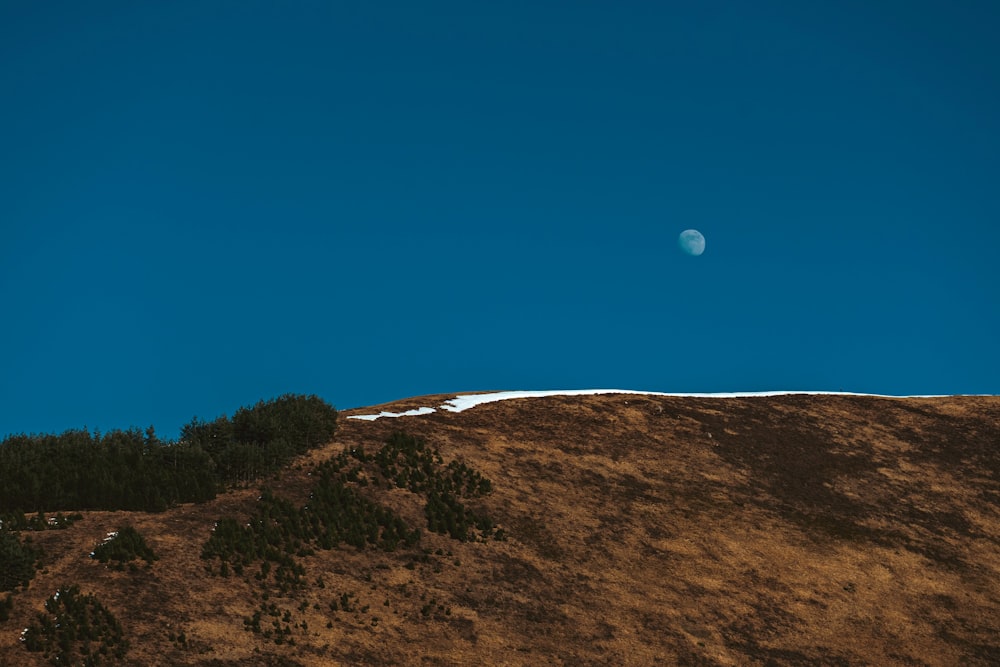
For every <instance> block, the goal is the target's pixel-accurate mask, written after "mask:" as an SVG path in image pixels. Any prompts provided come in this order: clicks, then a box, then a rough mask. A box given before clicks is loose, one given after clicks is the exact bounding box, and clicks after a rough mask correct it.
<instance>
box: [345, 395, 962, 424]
mask: <svg viewBox="0 0 1000 667" xmlns="http://www.w3.org/2000/svg"><path fill="white" fill-rule="evenodd" d="M596 394H638V395H642V396H668V397H673V398H751V397H755V396H868V397H872V398H943V397H944V396H946V394H924V395H917V396H893V395H890V394H861V393H856V392H852V391H734V392H718V393H694V394H674V393H666V392H661V391H637V390H634V389H554V390H543V391H497V392H493V393H488V394H465V395H461V396H456V397H455V398H451V399H448V400H447V401H445V402H444V403H443V404H442V405H441V406H439V407H438V408H437V409H435V408H417V409H415V410H407V411H406V412H380V413H378V414H377V415H350V416H349V417H348V419H363V420H365V421H375V420H376V419H381V418H382V417H412V416H416V415H429V414H431V413H432V412H436V411H437V410H438V409H440V410H447V411H448V412H462V411H464V410H468V409H469V408H474V407H476V406H477V405H482V404H483V403H495V402H496V401H506V400H510V399H514V398H544V397H546V396H593V395H596Z"/></svg>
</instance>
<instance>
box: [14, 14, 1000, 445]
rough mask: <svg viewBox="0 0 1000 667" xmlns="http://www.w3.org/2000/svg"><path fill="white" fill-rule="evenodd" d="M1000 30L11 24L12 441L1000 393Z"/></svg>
mask: <svg viewBox="0 0 1000 667" xmlns="http://www.w3.org/2000/svg"><path fill="white" fill-rule="evenodd" d="M998 33H1000V4H998V3H996V2H991V1H984V2H968V1H961V0H959V1H950V2H944V1H941V2H914V1H906V2H902V1H898V2H897V1H892V0H885V1H881V2H870V1H853V0H837V1H836V2H834V1H829V2H813V3H803V2H793V1H788V2H769V1H767V0H762V1H759V2H758V1H755V2H627V1H623V2H596V1H589V2H588V1H583V2H581V1H573V2H569V1H565V2H553V1H550V0H533V1H532V2H519V1H516V0H513V1H511V0H509V1H506V2H469V0H463V1H456V2H439V1H434V0H428V1H427V2H419V3H418V2H411V1H409V0H407V1H398V2H377V3H366V2H349V3H348V2H318V1H316V2H289V3H271V2H252V1H251V2H235V1H233V2H218V1H207V2H170V3H152V2H144V3H136V2H86V3H83V2H5V3H2V4H0V96H2V104H0V305H2V308H3V310H2V316H0V355H2V356H0V360H2V362H0V363H2V365H0V436H2V435H4V434H8V433H14V432H53V431H61V430H64V429H66V428H71V427H80V426H83V425H88V426H90V427H91V428H95V427H96V428H101V429H105V430H106V429H109V428H114V427H127V426H130V425H136V426H142V427H144V426H146V425H149V424H153V425H155V426H156V428H157V429H158V430H159V431H160V432H161V433H163V434H164V435H166V436H167V437H174V436H176V433H177V430H178V428H179V426H180V425H181V424H183V423H185V422H187V421H188V420H189V419H190V418H191V417H192V416H194V415H195V414H197V415H199V416H201V417H205V418H213V417H215V416H217V415H218V414H220V413H223V412H227V413H231V412H232V410H234V409H235V408H236V407H238V406H240V405H245V404H249V403H253V402H255V401H256V400H258V399H260V398H269V397H273V396H276V395H278V394H281V393H285V392H295V393H316V394H319V395H320V396H323V397H324V398H326V399H327V400H329V401H330V402H332V403H334V404H335V405H336V406H337V407H341V408H347V407H355V406H361V405H370V404H374V403H378V402H383V401H388V400H392V399H396V398H402V397H405V396H410V395H416V394H425V393H434V392H453V391H471V390H486V389H553V388H593V387H618V388H628V389H648V390H657V391H734V390H744V391H752V390H773V389H809V390H813V389H816V390H841V389H842V390H846V391H862V392H877V393H893V394H912V393H1000V349H998V341H1000V298H998V296H1000V269H998V251H1000V188H998V184H1000V41H998V40H997V39H996V35H997V34H998ZM687 228H697V229H699V230H701V231H702V232H703V233H704V234H705V236H706V238H707V241H708V243H707V250H706V252H705V254H704V255H702V256H701V257H689V256H687V255H684V254H683V253H682V252H681V251H680V250H679V249H678V246H677V241H676V239H677V235H678V234H679V233H680V232H681V231H682V230H684V229H687Z"/></svg>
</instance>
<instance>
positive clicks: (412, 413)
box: [348, 408, 437, 422]
mask: <svg viewBox="0 0 1000 667" xmlns="http://www.w3.org/2000/svg"><path fill="white" fill-rule="evenodd" d="M432 412H437V410H435V409H434V408H417V409H415V410H407V411H406V412H385V411H383V412H380V413H378V414H377V415H350V416H349V417H348V419H363V420H365V421H370V422H373V421H375V420H376V419H381V418H382V417H416V416H417V415H429V414H431V413H432Z"/></svg>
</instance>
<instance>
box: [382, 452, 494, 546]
mask: <svg viewBox="0 0 1000 667" xmlns="http://www.w3.org/2000/svg"><path fill="white" fill-rule="evenodd" d="M372 460H373V461H374V462H375V463H376V465H377V466H378V469H379V472H380V473H381V475H382V476H383V477H384V478H385V479H387V480H388V481H389V482H391V483H393V484H395V486H397V487H399V488H404V489H409V490H410V491H413V492H414V493H419V494H421V495H423V496H424V497H425V498H426V500H427V504H426V505H425V506H424V514H425V516H426V517H427V528H428V530H430V531H432V532H435V533H440V534H448V535H449V536H450V537H452V538H453V539H456V540H461V541H463V542H464V541H466V540H469V539H472V538H473V537H474V533H473V532H472V529H473V528H476V529H478V530H479V531H480V533H481V534H482V536H483V537H484V538H485V537H489V536H491V535H492V534H493V528H494V526H493V521H492V520H491V519H490V518H489V517H488V516H486V515H485V514H478V513H476V512H473V511H472V510H471V509H469V508H468V507H466V505H465V504H464V503H463V502H462V501H461V498H477V497H480V496H485V495H487V494H489V493H490V492H492V491H493V484H492V483H491V482H490V480H488V479H487V478H485V477H483V476H482V475H481V474H480V473H479V472H477V471H476V470H473V469H472V468H470V467H469V466H467V465H466V464H465V463H462V462H459V461H449V462H448V464H447V465H445V463H444V460H443V459H442V458H441V454H440V452H439V451H438V450H437V448H434V447H431V446H429V445H428V444H427V442H426V441H425V440H424V439H423V438H420V437H417V436H413V435H409V434H407V433H403V432H396V433H393V434H392V435H391V436H390V437H389V439H388V440H387V441H386V443H385V445H383V446H382V448H381V449H380V450H379V451H378V452H377V453H376V454H375V455H374V456H373V457H372Z"/></svg>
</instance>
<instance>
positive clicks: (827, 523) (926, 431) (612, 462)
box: [0, 394, 1000, 666]
mask: <svg viewBox="0 0 1000 667" xmlns="http://www.w3.org/2000/svg"><path fill="white" fill-rule="evenodd" d="M452 398H454V395H442V396H434V397H421V398H417V399H408V400H405V401H399V402H396V403H392V404H388V405H383V406H377V407H375V408H371V409H364V410H348V411H342V412H341V413H340V417H339V425H338V426H339V428H338V431H337V435H336V436H335V438H334V440H333V442H331V443H329V444H327V445H323V446H320V447H318V448H316V449H313V450H311V451H309V452H307V453H305V454H302V455H299V456H298V457H297V458H295V459H294V460H293V462H292V464H291V465H290V466H288V467H286V468H285V469H283V470H281V471H280V472H279V473H277V474H276V475H273V476H271V477H269V478H267V479H265V480H261V481H260V483H254V484H251V485H247V486H245V487H244V488H237V489H233V490H231V491H229V492H227V493H225V494H221V495H219V496H218V497H216V498H215V499H214V500H210V501H207V502H204V503H199V504H183V505H179V506H175V507H173V508H170V509H168V510H166V511H164V512H160V513H142V512H124V511H123V512H81V515H82V518H80V519H79V520H77V521H75V522H73V523H72V525H70V526H69V527H67V528H65V529H64V530H48V531H40V532H33V533H30V537H31V541H32V543H33V544H34V545H35V546H36V547H40V548H41V549H42V552H43V556H42V559H41V562H40V566H41V569H40V570H39V572H38V573H37V574H36V575H35V577H34V579H33V580H32V581H31V582H30V584H29V586H28V587H27V589H26V590H21V589H18V591H17V592H16V593H15V594H14V595H13V597H12V602H13V606H12V608H11V609H10V611H9V620H7V621H0V665H11V666H13V665H18V666H20V665H29V666H30V665H45V664H50V663H49V662H48V661H47V660H46V658H45V654H44V653H43V652H42V651H38V652H30V651H28V650H27V649H26V646H25V642H24V641H21V639H22V638H23V637H22V630H23V629H24V628H27V627H29V626H31V625H32V624H34V625H35V626H36V630H33V631H32V632H33V633H36V634H35V636H36V637H38V636H41V635H40V634H38V633H40V632H41V631H42V629H41V626H40V625H39V620H38V617H39V614H41V615H42V616H43V617H45V616H46V615H48V616H50V617H51V616H54V614H52V613H49V612H45V611H44V609H45V603H46V600H50V599H51V597H52V596H53V594H54V593H55V592H56V591H57V590H62V591H66V590H67V588H66V587H69V586H72V585H77V586H79V597H82V596H86V595H93V596H95V598H94V599H95V600H96V601H99V604H100V605H102V606H103V608H105V609H106V610H108V611H109V612H110V613H111V614H112V615H113V617H114V619H116V621H117V623H119V624H120V628H121V637H122V638H123V641H127V643H128V648H127V653H126V654H125V655H126V661H127V664H134V665H205V666H208V665H214V666H226V665H330V664H372V665H379V664H385V665H389V664H407V665H409V664H441V665H452V664H454V665H459V664H462V665H464V664H513V665H522V664H523V665H537V664H565V665H585V664H594V665H598V664H599V665H606V664H635V665H647V664H648V665H652V664H665V665H669V664H686V665H764V664H777V665H815V664H831V665H864V664H871V665H893V664H898V665H954V664H972V665H992V664H1000V639H998V637H1000V397H934V398H905V399H903V398H884V397H870V396H848V395H777V396H737V397H727V398H718V397H674V396H656V395H641V394H600V395H583V396H544V397H535V398H525V399H519V400H518V399H512V400H504V401H498V402H490V403H483V404H481V405H476V406H475V407H471V408H469V409H465V410H463V411H461V412H454V411H449V410H447V409H438V410H436V411H434V412H429V411H427V410H418V409H419V408H428V407H436V406H440V405H442V404H443V403H444V402H445V401H447V400H449V399H452ZM383 411H384V412H389V413H397V414H398V413H403V412H407V411H418V412H420V413H421V414H413V415H412V416H404V417H399V418H389V417H385V418H381V419H377V420H362V419H352V418H351V417H359V416H362V415H370V414H373V413H374V414H377V413H380V412H383ZM399 431H404V432H405V433H406V435H405V436H403V435H400V434H399ZM387 443H388V444H387ZM338 508H339V509H338ZM72 509H74V508H66V510H72ZM123 527H131V528H134V529H135V530H134V532H135V533H138V535H140V536H141V537H142V539H144V540H145V545H148V547H149V549H150V550H151V552H152V553H154V554H155V559H149V561H148V562H147V561H145V560H141V559H137V560H134V561H129V562H128V563H127V564H126V565H123V566H116V565H115V564H114V563H115V561H113V560H111V561H109V562H105V563H102V562H100V560H99V559H98V558H92V557H91V556H90V553H91V552H93V551H94V550H95V548H97V547H98V546H99V545H100V544H101V543H102V542H104V541H106V540H108V539H109V538H110V537H113V536H111V535H109V534H110V533H114V532H116V531H119V530H120V529H122V528H123ZM417 529H419V531H420V532H419V534H417V533H416V530H417ZM26 534H27V533H26ZM62 595H64V596H68V595H69V593H62ZM0 598H2V596H0ZM95 604H96V603H95ZM56 606H57V605H56V604H50V607H52V608H55V607H56ZM93 609H97V607H93ZM96 614H97V612H96V611H95V612H93V614H92V616H94V617H96ZM53 632H55V631H53ZM53 636H54V635H53ZM61 641H64V642H66V643H67V644H69V643H72V642H77V643H79V642H80V641H81V640H80V638H79V637H77V636H75V637H74V638H73V639H72V640H69V639H62V640H61ZM109 641H111V642H112V643H113V640H109ZM97 647H98V644H97V642H96V640H95V641H94V642H93V645H92V646H91V647H90V649H91V650H92V651H93V652H94V653H95V654H96V653H97ZM71 648H72V647H71ZM54 650H55V649H54V648H53V649H50V655H52V652H53V651H54ZM112 654H113V651H111V650H109V651H108V653H107V656H106V657H105V658H104V661H103V663H102V664H116V663H115V658H114V656H113V655H112Z"/></svg>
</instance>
